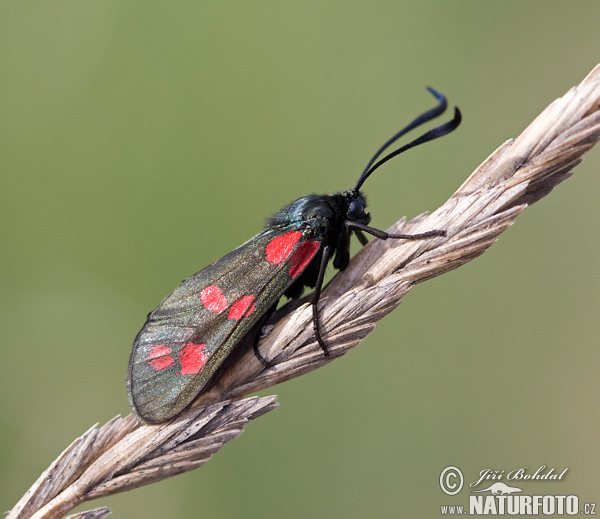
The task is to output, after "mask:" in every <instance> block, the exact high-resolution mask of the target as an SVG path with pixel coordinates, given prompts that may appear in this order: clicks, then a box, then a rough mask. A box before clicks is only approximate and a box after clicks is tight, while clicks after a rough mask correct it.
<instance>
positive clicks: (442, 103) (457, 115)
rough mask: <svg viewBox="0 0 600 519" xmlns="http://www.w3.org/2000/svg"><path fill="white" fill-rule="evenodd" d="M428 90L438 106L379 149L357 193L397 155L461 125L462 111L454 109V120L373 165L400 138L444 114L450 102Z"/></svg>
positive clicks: (367, 168) (431, 89)
mask: <svg viewBox="0 0 600 519" xmlns="http://www.w3.org/2000/svg"><path fill="white" fill-rule="evenodd" d="M427 90H429V92H431V94H433V96H434V97H435V98H436V99H437V100H438V101H439V103H438V105H437V106H436V107H435V108H432V109H431V110H428V111H427V112H425V113H423V114H421V115H420V116H419V117H417V118H416V119H415V120H414V121H413V122H411V123H410V124H409V125H408V126H406V127H404V128H402V130H400V131H399V132H398V133H397V134H396V135H394V136H393V137H391V138H390V139H389V140H388V141H387V142H386V143H385V144H384V145H383V146H382V147H381V148H379V150H377V153H375V155H373V158H371V160H370V161H369V162H368V164H367V166H366V167H365V169H364V170H363V172H362V174H361V175H360V178H359V179H358V182H357V183H356V186H355V187H354V190H355V191H357V190H359V189H360V188H361V186H362V185H363V184H364V182H365V180H367V178H368V177H369V175H371V173H373V171H375V170H376V169H377V168H378V167H379V166H381V165H382V164H384V163H385V162H387V161H388V160H390V159H391V158H393V157H395V156H396V155H399V154H400V153H402V152H404V151H406V150H408V149H410V148H414V147H415V146H418V145H419V144H423V143H425V142H428V141H431V140H434V139H437V138H438V137H442V136H443V135H446V134H447V133H450V132H452V131H453V130H455V129H456V127H457V126H458V125H459V124H460V121H461V115H460V111H459V109H458V108H455V109H454V118H453V119H452V120H451V121H449V122H447V123H445V124H442V125H441V126H437V127H436V128H433V129H432V130H429V131H428V132H426V133H424V134H423V135H421V136H420V137H418V138H416V139H415V140H414V141H411V142H409V143H408V144H406V145H405V146H402V147H401V148H399V149H397V150H396V151H393V152H392V153H390V154H389V155H386V156H385V157H384V158H383V159H381V160H380V161H379V162H377V163H375V164H373V163H374V162H375V161H376V160H377V158H378V157H379V156H380V155H381V154H382V153H383V152H384V151H385V150H386V149H387V148H388V147H389V146H391V145H392V144H393V143H394V142H396V141H397V140H398V139H399V138H400V137H402V136H403V135H405V134H406V133H408V132H409V131H410V130H412V129H414V128H416V127H417V126H421V125H422V124H424V123H426V122H427V121H430V120H431V119H435V118H436V117H438V116H440V115H441V114H443V113H444V112H445V111H446V107H447V105H448V102H447V101H446V97H445V96H444V95H443V94H441V93H440V92H438V91H437V90H434V89H433V88H431V87H427Z"/></svg>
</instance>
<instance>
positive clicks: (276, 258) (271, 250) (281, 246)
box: [266, 231, 302, 265]
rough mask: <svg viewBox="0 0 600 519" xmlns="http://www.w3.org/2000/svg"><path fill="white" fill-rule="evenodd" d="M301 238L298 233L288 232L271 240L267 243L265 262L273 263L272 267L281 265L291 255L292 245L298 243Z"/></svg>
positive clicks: (300, 234)
mask: <svg viewBox="0 0 600 519" xmlns="http://www.w3.org/2000/svg"><path fill="white" fill-rule="evenodd" d="M301 236H302V233H301V232H300V231H290V232H286V233H285V234H282V235H281V236H277V238H273V239H272V240H271V241H270V242H269V243H267V249H266V252H267V261H268V262H270V263H273V265H278V264H279V263H281V262H282V261H283V260H284V259H286V258H287V257H288V256H289V255H290V254H291V253H292V250H293V249H294V245H296V243H298V240H299V239H300V237H301Z"/></svg>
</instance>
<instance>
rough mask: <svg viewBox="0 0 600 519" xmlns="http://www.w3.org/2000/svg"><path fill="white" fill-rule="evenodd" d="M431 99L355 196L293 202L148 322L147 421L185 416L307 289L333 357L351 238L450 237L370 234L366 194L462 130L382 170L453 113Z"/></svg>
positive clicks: (141, 348) (142, 347) (136, 382)
mask: <svg viewBox="0 0 600 519" xmlns="http://www.w3.org/2000/svg"><path fill="white" fill-rule="evenodd" d="M429 91H430V92H431V93H432V94H433V95H434V96H435V98H436V99H437V100H438V105H437V106H436V107H435V108H432V109H431V110H428V111H427V112H425V113H423V114H422V115H420V116H419V117H417V118H416V119H415V120H414V121H413V122H411V123H410V124H409V125H408V126H406V127H405V128H403V129H402V130H400V131H399V132H398V133H397V134H395V135H394V136H393V137H391V138H390V139H389V140H388V141H387V142H386V143H385V144H384V145H383V146H382V147H381V148H380V149H379V150H378V151H377V153H375V155H374V156H373V158H372V159H371V160H370V161H369V162H368V164H367V166H366V167H365V169H364V170H363V172H362V174H361V176H360V178H359V179H358V182H357V183H356V186H354V188H353V189H351V190H349V191H344V192H343V193H337V194H333V195H309V196H305V197H302V198H299V199H298V200H296V201H295V202H292V203H291V204H290V205H288V206H287V207H284V208H283V209H282V210H281V211H279V212H277V213H275V215H273V216H272V217H271V218H269V219H268V220H267V224H266V227H265V230H264V231H262V232H261V233H259V234H257V235H256V236H254V238H252V239H250V240H249V241H247V242H246V243H244V244H243V245H242V246H240V247H238V248H237V249H235V250H234V251H233V252H230V253H229V254H227V255H226V256H224V257H222V258H221V259H219V260H217V261H215V262H214V263H213V264H212V265H209V266H208V267H206V268H205V269H203V270H201V271H200V272H198V273H196V274H194V275H193V276H191V277H189V278H188V279H186V280H185V281H183V283H182V284H181V285H180V286H179V287H178V288H176V289H175V290H174V291H173V292H172V293H171V294H170V295H169V296H167V297H166V298H165V299H164V300H163V301H162V302H161V303H160V305H159V306H158V308H156V309H155V310H154V311H153V312H151V313H150V314H149V315H148V319H147V321H146V324H145V325H144V327H143V328H142V329H141V331H140V332H139V333H138V335H137V337H136V338H135V342H134V344H133V350H132V352H131V357H130V360H129V373H128V380H127V386H128V390H129V401H130V403H131V407H132V408H133V410H134V411H135V413H136V414H137V415H138V416H139V417H140V418H141V419H142V420H143V421H145V422H149V423H158V422H163V421H165V420H168V419H169V418H171V417H173V416H175V415H176V414H177V413H179V412H180V411H182V410H183V409H184V408H185V407H186V406H187V405H188V404H189V403H190V402H191V401H192V400H193V399H194V398H195V397H196V396H197V395H199V394H200V393H202V392H203V391H206V389H207V388H208V385H209V383H210V382H211V379H212V378H213V375H214V374H215V372H216V371H217V369H218V368H219V366H221V365H222V364H223V362H224V360H225V359H226V358H227V356H228V355H229V354H230V353H231V352H232V350H233V349H234V348H235V347H236V345H237V344H238V343H239V342H240V341H241V339H242V338H243V337H244V336H245V335H246V334H247V333H248V332H249V331H250V330H251V329H252V328H253V327H254V325H255V324H257V323H258V322H259V320H261V319H263V320H265V319H266V317H267V316H268V315H270V313H271V312H273V311H274V309H275V308H276V306H277V303H278V302H279V299H280V298H281V297H282V296H284V295H285V296H287V297H289V298H298V297H300V296H301V295H302V291H303V289H304V287H311V288H314V292H313V295H312V298H311V304H312V309H313V327H314V333H315V337H316V340H317V341H318V343H319V344H320V345H321V347H322V349H323V353H324V354H325V355H328V354H329V353H328V349H327V345H326V343H325V341H324V340H323V338H322V336H321V332H320V328H319V314H318V310H317V303H318V301H319V296H320V293H321V288H322V285H323V276H324V273H325V269H326V267H327V264H328V263H329V260H330V258H331V257H333V258H334V259H333V266H334V268H336V269H338V270H344V269H345V268H346V267H347V266H348V263H349V261H350V238H351V236H352V234H356V236H357V237H358V239H359V241H360V242H361V243H362V244H363V245H364V244H366V243H367V238H366V236H365V233H367V234H371V235H373V236H375V237H376V238H379V239H382V240H386V239H388V238H401V239H407V240H414V239H419V238H425V237H428V236H436V235H444V231H441V230H433V231H429V232H426V233H423V234H415V235H404V234H389V233H386V232H385V231H381V230H379V229H375V228H373V227H369V225H368V224H369V222H370V220H371V217H370V215H369V214H368V213H366V212H365V209H366V199H365V197H364V196H363V195H362V193H361V192H360V189H361V187H362V185H363V183H364V182H365V180H366V179H367V178H368V177H369V175H371V173H373V171H375V170H376V169H377V168H379V167H380V166H381V165H382V164H384V163H385V162H387V161H388V160H390V159H391V158H393V157H395V156H396V155H399V154H400V153H402V152H404V151H406V150H408V149H410V148H412V147H414V146H417V145H419V144H423V143H425V142H428V141H431V140H433V139H437V138H438V137H441V136H443V135H446V134H447V133H450V132H451V131H453V130H454V129H456V127H457V126H458V125H459V124H460V120H461V116H460V112H459V110H458V108H455V113H454V118H453V119H452V120H451V121H449V122H447V123H445V124H443V125H441V126H438V127H436V128H433V129H432V130H430V131H428V132H426V133H424V134H423V135H421V136H420V137H418V138H417V139H415V140H413V141H411V142H409V143H408V144H406V145H404V146H402V147H400V148H398V149H397V150H395V151H393V152H391V153H389V154H388V155H386V156H384V157H383V158H381V159H379V160H377V159H378V158H379V157H380V156H381V154H382V153H383V152H384V151H385V150H386V149H388V147H389V146H391V145H392V144H393V143H394V142H396V141H397V140H398V139H399V138H400V137H402V136H403V135H404V134H406V133H407V132H408V131H410V130H412V129H414V128H416V127H417V126H420V125H421V124H423V123H425V122H427V121H429V120H431V119H433V118H435V117H438V116H439V115H441V114H442V113H443V112H444V111H445V110H446V105H447V103H446V98H445V97H444V96H443V95H442V94H440V93H439V92H436V91H435V90H433V89H432V88H429ZM263 322H264V321H263ZM257 344H258V342H257V340H255V342H254V351H255V353H256V356H257V357H258V358H259V359H260V360H261V362H263V364H265V365H268V363H267V362H266V361H265V360H264V359H263V357H262V356H261V355H260V351H259V349H258V347H257Z"/></svg>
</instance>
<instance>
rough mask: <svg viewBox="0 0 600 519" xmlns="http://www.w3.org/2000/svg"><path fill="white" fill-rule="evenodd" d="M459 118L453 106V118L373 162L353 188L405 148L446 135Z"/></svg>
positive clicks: (358, 187)
mask: <svg viewBox="0 0 600 519" xmlns="http://www.w3.org/2000/svg"><path fill="white" fill-rule="evenodd" d="M461 120H462V116H461V114H460V110H459V109H458V108H457V107H455V108H454V118H453V119H452V120H451V121H448V122H447V123H444V124H442V125H440V126H436V127H435V128H433V129H431V130H429V131H428V132H426V133H424V134H423V135H421V136H420V137H417V138H416V139H415V140H414V141H411V142H409V143H408V144H405V145H404V146H402V147H401V148H398V149H397V150H396V151H393V152H392V153H390V154H389V155H386V156H385V157H383V158H382V159H381V160H380V161H378V162H377V163H376V164H374V165H373V166H372V167H371V169H368V170H367V171H365V173H363V174H362V175H361V177H360V179H359V181H358V184H356V187H355V188H354V189H355V190H358V189H360V186H362V184H363V182H364V181H365V180H367V178H368V177H369V175H370V174H371V173H373V171H375V170H376V169H377V168H378V167H379V166H381V165H382V164H385V163H386V162H387V161H388V160H390V159H393V158H394V157H395V156H396V155H400V153H403V152H405V151H406V150H410V149H411V148H414V147H415V146H418V145H419V144H423V143H425V142H429V141H432V140H434V139H437V138H439V137H443V136H444V135H447V134H448V133H450V132H452V131H454V130H456V128H457V127H458V125H459V124H460V121H461Z"/></svg>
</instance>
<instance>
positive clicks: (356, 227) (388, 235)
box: [345, 220, 446, 240]
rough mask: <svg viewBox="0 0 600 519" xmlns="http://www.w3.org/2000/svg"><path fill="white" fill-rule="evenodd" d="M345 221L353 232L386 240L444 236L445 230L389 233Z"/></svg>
mask: <svg viewBox="0 0 600 519" xmlns="http://www.w3.org/2000/svg"><path fill="white" fill-rule="evenodd" d="M345 223H346V226H347V227H348V228H349V229H352V230H354V232H355V233H357V234H358V232H357V231H362V232H366V233H368V234H372V235H373V236H375V237H376V238H379V239H380V240H387V239H388V238H401V239H403V240H420V239H421V238H429V237H431V236H446V231H441V230H437V229H436V230H434V231H427V232H423V233H421V234H391V233H389V232H385V231H382V230H380V229H375V227H369V226H368V225H363V224H361V223H357V222H349V221H347V220H346V222H345ZM359 239H360V238H359Z"/></svg>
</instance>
